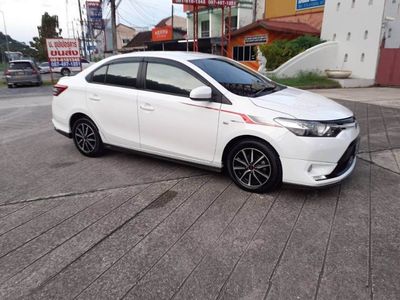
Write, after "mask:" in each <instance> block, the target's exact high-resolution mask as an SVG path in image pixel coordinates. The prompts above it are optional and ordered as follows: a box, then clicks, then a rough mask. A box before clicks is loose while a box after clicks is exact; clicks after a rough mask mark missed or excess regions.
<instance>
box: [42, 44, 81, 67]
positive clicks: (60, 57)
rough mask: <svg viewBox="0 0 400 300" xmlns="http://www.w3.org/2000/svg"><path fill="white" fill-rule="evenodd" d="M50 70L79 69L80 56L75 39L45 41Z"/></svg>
mask: <svg viewBox="0 0 400 300" xmlns="http://www.w3.org/2000/svg"><path fill="white" fill-rule="evenodd" d="M46 45H47V56H48V58H49V63H50V66H51V68H60V67H80V66H81V55H80V51H79V40H77V39H46Z"/></svg>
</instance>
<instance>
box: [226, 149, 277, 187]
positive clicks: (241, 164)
mask: <svg viewBox="0 0 400 300" xmlns="http://www.w3.org/2000/svg"><path fill="white" fill-rule="evenodd" d="M232 167H233V173H234V175H235V177H236V178H237V180H238V181H239V182H240V183H241V184H242V185H244V186H247V187H248V188H250V189H257V188H259V187H261V186H263V185H264V184H266V183H267V182H268V180H269V178H270V177H271V162H270V161H269V159H268V157H267V156H266V155H265V154H264V153H263V152H261V151H260V150H258V149H256V148H244V149H241V150H240V151H239V152H238V153H236V155H235V156H234V158H233V163H232Z"/></svg>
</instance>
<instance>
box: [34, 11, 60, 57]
mask: <svg viewBox="0 0 400 300" xmlns="http://www.w3.org/2000/svg"><path fill="white" fill-rule="evenodd" d="M61 31H62V30H61V29H60V28H59V25H58V16H56V15H54V16H50V15H49V14H48V13H47V12H45V13H44V14H43V15H42V23H41V25H40V26H38V33H39V36H35V37H34V38H33V41H32V42H30V45H31V47H33V48H35V49H36V50H37V54H36V59H38V60H39V61H45V60H47V53H46V39H47V38H58V37H60V35H61Z"/></svg>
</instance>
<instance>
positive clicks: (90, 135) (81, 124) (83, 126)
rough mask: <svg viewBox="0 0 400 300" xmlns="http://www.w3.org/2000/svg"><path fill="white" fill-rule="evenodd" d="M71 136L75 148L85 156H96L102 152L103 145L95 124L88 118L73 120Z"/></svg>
mask: <svg viewBox="0 0 400 300" xmlns="http://www.w3.org/2000/svg"><path fill="white" fill-rule="evenodd" d="M72 138H73V140H74V143H75V146H76V148H77V149H78V150H79V152H81V153H82V154H83V155H85V156H89V157H98V156H101V155H102V154H103V150H104V146H103V142H102V140H101V137H100V134H99V131H98V129H97V127H96V125H95V124H94V123H93V122H92V121H91V120H90V119H88V118H81V119H78V120H77V121H75V123H74V125H73V126H72Z"/></svg>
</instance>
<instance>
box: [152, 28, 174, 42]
mask: <svg viewBox="0 0 400 300" xmlns="http://www.w3.org/2000/svg"><path fill="white" fill-rule="evenodd" d="M173 37H174V33H173V29H172V26H162V27H154V28H153V29H152V30H151V40H152V41H153V42H157V41H169V40H172V39H173Z"/></svg>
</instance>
